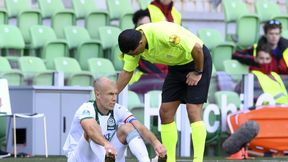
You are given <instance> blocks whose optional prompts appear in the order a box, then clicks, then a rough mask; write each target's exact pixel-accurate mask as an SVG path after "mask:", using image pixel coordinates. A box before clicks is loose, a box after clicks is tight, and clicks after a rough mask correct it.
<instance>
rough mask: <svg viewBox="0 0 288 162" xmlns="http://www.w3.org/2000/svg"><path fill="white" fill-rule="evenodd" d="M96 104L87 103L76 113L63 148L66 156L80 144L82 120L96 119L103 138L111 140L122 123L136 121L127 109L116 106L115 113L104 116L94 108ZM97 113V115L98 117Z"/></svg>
mask: <svg viewBox="0 0 288 162" xmlns="http://www.w3.org/2000/svg"><path fill="white" fill-rule="evenodd" d="M93 104H94V102H87V103H84V104H82V105H81V106H80V108H79V109H78V110H77V111H76V113H75V115H74V118H73V121H72V124H71V128H70V131H69V134H68V136H67V139H66V141H65V144H64V146H63V150H64V152H65V154H66V155H68V154H69V153H70V152H72V151H73V150H75V149H76V147H77V145H78V142H79V140H80V138H81V136H82V134H83V129H82V127H81V124H80V122H81V120H84V119H87V118H94V119H95V120H97V122H98V124H100V126H101V129H102V134H103V136H104V137H105V138H106V139H107V140H110V139H111V138H112V136H113V135H114V134H115V132H116V130H117V127H118V125H119V124H121V123H127V122H130V121H132V120H134V119H135V118H134V116H133V114H132V113H131V112H129V111H128V109H127V108H125V107H123V106H121V105H119V104H115V106H114V109H113V111H111V112H110V113H109V114H108V115H102V114H101V113H99V111H97V110H96V109H95V108H94V105H93ZM96 111H97V115H96Z"/></svg>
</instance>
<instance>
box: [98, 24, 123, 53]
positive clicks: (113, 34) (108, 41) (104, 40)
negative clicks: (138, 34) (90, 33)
mask: <svg viewBox="0 0 288 162" xmlns="http://www.w3.org/2000/svg"><path fill="white" fill-rule="evenodd" d="M98 32H99V38H100V42H101V45H102V48H103V50H106V49H111V48H112V47H113V46H114V45H115V44H117V43H118V36H119V34H120V33H121V29H119V28H117V27H113V26H103V27H99V29H98Z"/></svg>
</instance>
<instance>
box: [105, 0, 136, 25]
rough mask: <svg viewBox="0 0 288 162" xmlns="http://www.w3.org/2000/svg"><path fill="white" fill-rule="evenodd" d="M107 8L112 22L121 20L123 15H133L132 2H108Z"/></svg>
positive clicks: (127, 0)
mask: <svg viewBox="0 0 288 162" xmlns="http://www.w3.org/2000/svg"><path fill="white" fill-rule="evenodd" d="M106 6H107V8H108V12H109V17H110V19H111V20H115V19H118V20H120V18H121V17H122V16H123V15H125V14H127V13H133V8H132V5H131V1H130V0H106Z"/></svg>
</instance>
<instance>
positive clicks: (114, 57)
mask: <svg viewBox="0 0 288 162" xmlns="http://www.w3.org/2000/svg"><path fill="white" fill-rule="evenodd" d="M121 54H122V52H121V51H120V48H119V46H118V44H116V45H114V46H113V47H112V50H111V55H110V56H109V57H108V58H109V59H110V60H111V61H112V63H113V65H114V67H115V70H116V71H121V70H122V69H123V60H121Z"/></svg>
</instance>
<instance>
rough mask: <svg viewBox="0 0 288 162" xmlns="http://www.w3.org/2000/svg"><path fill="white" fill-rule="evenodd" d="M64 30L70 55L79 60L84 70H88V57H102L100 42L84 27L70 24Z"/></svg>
mask: <svg viewBox="0 0 288 162" xmlns="http://www.w3.org/2000/svg"><path fill="white" fill-rule="evenodd" d="M64 30H65V31H64V33H65V38H66V40H67V43H68V46H69V48H70V56H72V57H74V58H75V59H76V60H78V62H79V63H80V66H81V68H82V69H83V70H88V62H87V61H88V59H90V58H97V57H102V49H101V44H100V42H99V41H96V40H92V39H91V38H90V36H89V33H88V32H87V30H86V29H85V28H83V27H77V26H70V27H66V28H65V29H64Z"/></svg>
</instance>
